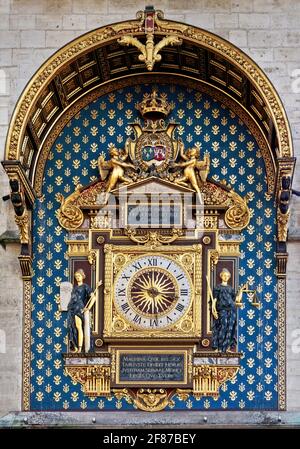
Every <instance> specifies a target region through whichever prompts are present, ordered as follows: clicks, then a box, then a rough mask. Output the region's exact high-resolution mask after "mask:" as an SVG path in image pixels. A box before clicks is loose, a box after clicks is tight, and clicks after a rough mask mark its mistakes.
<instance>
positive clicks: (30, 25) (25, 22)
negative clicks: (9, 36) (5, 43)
mask: <svg viewBox="0 0 300 449" xmlns="http://www.w3.org/2000/svg"><path fill="white" fill-rule="evenodd" d="M35 18H36V17H35V16H34V15H29V14H28V15H11V16H10V19H9V28H10V29H11V30H34V29H35Z"/></svg>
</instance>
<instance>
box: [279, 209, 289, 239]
mask: <svg viewBox="0 0 300 449" xmlns="http://www.w3.org/2000/svg"><path fill="white" fill-rule="evenodd" d="M289 218H290V211H288V212H286V213H285V214H284V213H282V212H281V211H280V209H278V211H277V235H278V240H279V241H280V242H286V241H287V236H288V222H289Z"/></svg>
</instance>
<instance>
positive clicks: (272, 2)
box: [253, 0, 294, 13]
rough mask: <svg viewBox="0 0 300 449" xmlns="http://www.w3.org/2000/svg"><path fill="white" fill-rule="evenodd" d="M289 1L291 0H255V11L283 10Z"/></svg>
mask: <svg viewBox="0 0 300 449" xmlns="http://www.w3.org/2000/svg"><path fill="white" fill-rule="evenodd" d="M293 1H294V0H293ZM288 3H289V0H253V11H254V12H271V13H272V12H282V11H286V9H287V8H288Z"/></svg>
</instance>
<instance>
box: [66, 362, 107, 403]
mask: <svg viewBox="0 0 300 449" xmlns="http://www.w3.org/2000/svg"><path fill="white" fill-rule="evenodd" d="M65 369H66V373H67V374H69V376H70V377H71V378H72V380H73V381H74V382H79V383H80V384H81V385H83V387H84V393H85V394H86V395H87V396H91V397H93V396H107V395H109V394H110V366H104V365H85V366H66V368H65Z"/></svg>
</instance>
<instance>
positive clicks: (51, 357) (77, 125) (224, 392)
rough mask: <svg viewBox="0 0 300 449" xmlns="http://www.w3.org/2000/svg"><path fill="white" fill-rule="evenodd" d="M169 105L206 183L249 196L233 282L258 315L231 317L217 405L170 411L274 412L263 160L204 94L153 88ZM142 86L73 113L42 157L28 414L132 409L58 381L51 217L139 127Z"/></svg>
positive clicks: (58, 265)
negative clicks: (246, 289) (231, 355)
mask: <svg viewBox="0 0 300 449" xmlns="http://www.w3.org/2000/svg"><path fill="white" fill-rule="evenodd" d="M158 90H159V91H160V92H164V93H166V94H167V96H168V101H169V102H170V103H171V104H172V105H173V110H172V112H171V115H170V117H169V119H170V120H173V121H175V122H177V123H178V124H179V125H178V127H177V133H178V135H179V136H180V137H181V138H182V140H183V142H184V144H185V147H186V148H188V147H191V146H197V147H198V148H199V149H200V157H202V155H203V154H204V152H205V151H208V152H209V153H210V159H211V171H210V175H209V176H210V177H211V178H212V179H214V180H216V181H221V180H222V179H225V180H226V181H227V182H228V183H230V184H231V185H232V187H233V188H234V189H235V190H236V191H237V192H238V193H240V194H241V195H242V196H244V195H245V194H246V193H247V194H248V197H249V202H248V205H249V208H250V212H251V220H250V223H249V225H248V227H247V228H246V229H244V231H243V234H242V240H243V241H242V244H241V258H240V268H239V275H240V282H241V283H245V282H246V281H248V283H249V286H251V287H255V288H256V290H257V292H258V295H259V300H260V304H261V305H260V307H259V308H253V307H250V306H249V304H244V305H243V306H242V307H241V308H240V310H239V321H238V350H239V351H240V352H242V359H241V367H240V369H239V372H238V374H237V376H236V378H235V379H233V380H232V381H230V382H227V383H225V384H223V385H222V386H221V389H220V397H219V398H218V399H213V398H210V397H204V398H202V399H199V400H196V399H194V398H193V397H192V396H190V397H189V398H188V399H187V400H186V401H180V400H179V399H175V401H174V403H172V406H171V407H172V408H173V409H175V410H177V409H197V410H217V409H218V410H255V409H256V410H257V409H269V410H271V409H277V404H278V394H277V385H278V378H277V368H278V364H277V291H276V285H277V283H276V277H275V237H274V236H275V204H274V200H273V198H272V197H271V196H270V195H268V194H267V193H266V192H267V184H266V172H265V167H264V161H263V158H262V154H261V152H260V149H259V147H258V145H257V142H256V141H255V139H254V138H253V136H252V134H251V132H250V131H249V129H247V127H246V126H245V125H244V124H243V123H242V122H241V120H240V119H239V117H238V116H237V115H236V114H235V112H234V111H230V110H228V109H227V107H225V105H223V104H221V103H220V102H218V101H216V100H215V99H213V98H211V97H210V96H208V95H207V94H204V93H201V92H198V91H195V90H192V89H189V88H184V87H180V86H175V85H161V86H158ZM150 91H151V86H148V85H143V86H136V87H128V88H124V89H121V90H118V91H115V92H114V93H110V94H108V95H106V96H102V97H100V98H99V99H97V100H95V101H94V102H92V103H90V104H89V105H88V106H86V107H85V108H84V109H82V110H81V111H80V112H79V113H78V114H77V115H76V116H75V117H74V118H73V119H72V120H71V121H70V122H69V123H68V124H67V125H66V126H65V128H64V129H63V131H62V132H61V134H60V135H59V137H58V138H57V140H56V142H55V144H54V145H53V148H52V150H51V152H50V154H49V157H48V161H47V165H46V169H45V177H44V181H43V195H42V197H41V198H39V199H38V200H37V201H36V203H35V207H34V212H33V214H34V221H33V254H34V260H33V268H34V277H33V296H32V331H31V332H32V337H31V342H32V348H31V350H32V355H31V409H32V410H97V409H101V410H109V409H116V410H119V409H122V410H124V409H131V408H132V407H133V406H132V405H131V404H128V403H127V402H126V401H125V400H116V399H115V398H114V397H109V398H89V397H87V396H85V395H84V393H83V388H82V386H81V385H80V384H79V383H76V382H74V381H72V379H71V378H70V377H69V376H67V375H66V373H65V372H64V366H63V359H62V355H61V353H62V352H65V351H66V343H67V327H66V326H67V323H66V314H65V313H64V312H60V311H59V310H58V303H59V285H60V283H61V282H62V281H66V280H69V278H68V275H69V273H68V259H67V255H66V251H67V245H66V231H65V230H64V229H62V228H61V227H60V225H59V223H58V220H57V218H56V212H57V209H58V207H59V202H58V193H62V194H63V195H64V196H67V195H68V194H70V192H72V191H73V190H74V188H75V186H76V185H77V184H78V183H80V184H82V185H86V184H88V183H90V182H92V181H95V180H96V179H98V171H97V159H98V157H99V155H100V154H103V155H105V156H106V155H107V152H108V149H109V147H110V146H111V145H113V144H114V145H116V146H117V147H118V148H123V147H124V144H125V141H126V139H127V138H128V137H129V136H132V137H133V135H132V128H131V126H130V123H132V122H134V121H140V120H141V119H140V117H139V116H138V111H137V109H136V107H135V106H136V104H137V103H138V102H140V101H141V100H142V97H143V94H144V93H145V92H150Z"/></svg>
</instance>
